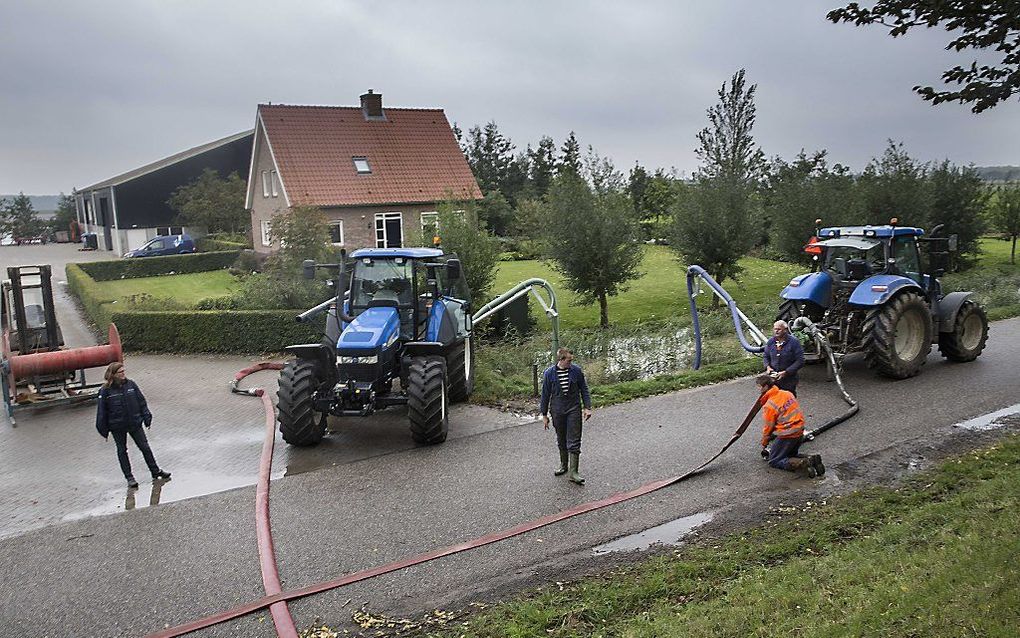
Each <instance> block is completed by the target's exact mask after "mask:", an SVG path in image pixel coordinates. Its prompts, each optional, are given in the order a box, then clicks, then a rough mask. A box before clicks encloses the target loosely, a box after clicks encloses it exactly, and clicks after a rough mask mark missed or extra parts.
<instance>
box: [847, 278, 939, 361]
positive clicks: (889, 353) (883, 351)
mask: <svg viewBox="0 0 1020 638" xmlns="http://www.w3.org/2000/svg"><path fill="white" fill-rule="evenodd" d="M931 331H932V325H931V312H930V311H929V309H928V304H926V303H925V302H924V299H922V298H921V296H920V295H918V294H917V293H915V292H905V293H902V294H900V295H896V296H895V297H893V298H892V299H891V300H889V301H887V302H886V303H885V304H884V305H882V306H880V307H878V308H875V309H874V310H872V311H871V312H869V313H868V316H867V318H865V320H864V326H863V329H862V333H863V334H862V344H863V350H864V359H865V361H867V363H868V367H869V368H875V369H876V370H877V371H878V373H879V374H881V375H882V376H886V377H891V378H893V379H906V378H908V377H912V376H914V375H916V374H917V373H918V372H920V371H921V366H922V365H924V362H925V360H926V359H927V358H928V353H929V352H931Z"/></svg>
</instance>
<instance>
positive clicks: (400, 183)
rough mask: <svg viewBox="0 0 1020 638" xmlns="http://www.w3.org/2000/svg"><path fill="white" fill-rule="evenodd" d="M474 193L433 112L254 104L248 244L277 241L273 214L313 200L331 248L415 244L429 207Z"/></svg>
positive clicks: (375, 102) (439, 114)
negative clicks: (272, 229) (272, 236)
mask: <svg viewBox="0 0 1020 638" xmlns="http://www.w3.org/2000/svg"><path fill="white" fill-rule="evenodd" d="M451 195H452V197H453V198H454V199H480V198H481V191H480V190H479V188H478V184H477V182H475V178H474V175H472V173H471V168H470V167H469V166H468V163H467V160H466V159H465V158H464V154H463V153H462V152H461V149H460V147H459V146H458V144H457V140H456V138H455V137H454V135H453V131H452V130H451V128H450V124H449V122H448V121H447V120H446V114H445V113H443V110H442V109H415V108H386V109H384V108H383V106H382V95H381V94H379V93H373V92H372V90H371V89H369V91H368V93H365V94H364V95H362V96H361V106H360V107H357V106H351V107H348V106H292V105H282V104H280V105H278V104H260V105H259V106H258V112H257V115H256V122H255V142H254V144H253V145H252V154H251V168H250V170H249V173H248V195H247V201H246V204H245V206H246V208H248V209H249V210H251V220H252V235H253V239H254V246H255V250H257V251H260V252H270V251H272V250H275V249H276V248H278V245H277V244H276V242H273V241H271V239H270V237H269V229H270V222H271V220H272V218H273V216H274V215H278V214H280V213H284V212H286V211H287V209H288V208H290V207H295V206H317V207H319V208H321V209H322V211H323V212H324V213H325V214H326V216H327V217H328V219H329V223H330V235H331V238H332V241H333V243H334V244H335V245H337V246H344V247H346V248H348V249H355V248H364V247H400V246H404V245H416V244H418V243H419V240H420V238H421V234H422V229H423V228H424V226H425V225H427V224H429V223H430V222H433V221H434V220H435V217H436V208H437V204H439V203H441V202H443V201H446V200H447V199H448V198H449V197H450V196H451Z"/></svg>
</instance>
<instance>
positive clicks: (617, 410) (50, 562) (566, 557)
mask: <svg viewBox="0 0 1020 638" xmlns="http://www.w3.org/2000/svg"><path fill="white" fill-rule="evenodd" d="M6 250H7V248H6V247H5V248H3V249H0V262H3V261H6V260H7V259H8V257H7V255H8V254H10V253H6V252H5V251H6ZM36 263H38V262H36ZM62 307H64V310H63V311H61V312H70V311H68V310H67V308H66V306H62ZM68 317H69V320H70V319H71V316H70V315H68ZM61 320H62V322H63V321H64V319H63V317H62V319H61ZM65 333H66V328H65ZM71 343H75V342H71ZM75 345H78V344H75ZM1017 360H1020V320H1010V321H1006V322H999V323H997V324H995V325H994V326H993V330H992V337H991V340H990V342H989V347H988V350H987V351H986V352H985V354H984V355H983V356H982V357H981V359H979V360H978V361H977V362H975V363H973V364H966V365H950V364H946V363H944V362H943V361H942V360H941V359H940V358H939V357H938V356H937V355H933V356H932V357H931V358H930V360H929V362H928V365H927V366H926V369H925V371H924V373H923V374H922V375H921V376H920V377H918V378H915V379H911V380H907V381H902V382H895V383H894V382H888V381H884V380H879V379H876V378H875V377H874V376H872V375H871V374H870V373H869V372H868V371H866V370H864V369H863V365H862V363H861V362H860V361H851V362H850V363H849V365H848V370H847V384H848V386H849V388H850V390H851V392H852V393H853V394H854V395H855V397H857V398H858V399H859V400H860V402H861V405H862V410H861V413H860V415H859V416H858V417H856V418H855V419H854V420H852V421H850V422H848V423H847V424H845V425H843V426H840V427H839V428H836V429H835V430H833V431H831V432H829V433H827V434H826V435H825V437H824V439H821V440H820V441H818V442H817V443H816V444H815V445H816V446H817V449H819V450H821V451H822V452H824V454H825V455H826V458H827V465H829V467H830V468H833V470H832V471H830V473H829V474H828V475H827V477H826V479H825V480H824V481H821V482H810V481H806V480H800V479H794V478H792V477H790V476H789V475H786V474H783V473H779V472H774V471H769V470H768V469H767V468H765V467H763V466H762V464H761V462H760V460H759V459H758V458H757V449H756V444H755V442H754V437H750V440H745V441H742V442H741V443H739V444H738V445H737V446H735V447H734V449H732V450H731V451H730V452H729V453H727V455H726V456H724V457H723V458H722V459H720V461H719V462H718V463H717V464H716V465H714V466H713V467H712V468H711V469H710V470H709V471H707V472H705V473H703V474H702V475H700V476H698V477H695V478H694V479H692V480H691V481H689V482H686V483H684V484H682V485H680V486H677V487H675V488H671V489H668V490H665V491H663V492H659V493H656V494H654V495H651V496H649V497H646V498H643V499H640V500H638V501H634V502H629V503H625V504H622V505H619V506H616V507H613V508H610V509H607V510H603V511H600V512H598V513H594V514H590V515H586V516H583V517H579V518H576V519H572V520H570V521H566V522H563V523H560V524H557V525H555V526H553V527H549V528H546V529H543V530H541V531H539V532H536V533H533V534H528V535H525V536H521V537H517V538H515V539H511V540H509V541H506V542H504V543H500V544H497V545H494V546H489V547H486V548H483V549H480V550H477V551H475V552H472V553H469V554H463V555H459V556H456V557H451V558H447V559H442V560H440V561H436V562H434V563H430V564H427V565H423V566H419V567H416V568H412V569H409V570H406V571H405V572H402V573H397V574H392V575H388V576H384V577H380V578H377V579H374V580H372V581H368V582H366V583H362V584H359V585H356V586H352V587H350V588H347V589H344V590H340V591H335V592H330V593H326V594H321V595H318V596H315V597H313V598H310V599H308V600H303V601H298V602H296V603H294V604H292V609H293V610H294V613H295V617H296V618H297V620H298V623H299V625H301V626H307V625H309V624H310V623H312V622H313V621H314V620H315V619H316V618H323V619H325V620H326V621H327V622H330V623H341V622H343V621H345V620H346V619H348V618H349V615H350V610H351V609H352V608H356V607H358V606H360V605H361V604H362V603H368V604H369V606H370V607H371V608H373V609H377V610H383V611H387V612H390V613H393V614H396V615H407V614H411V613H414V612H419V611H423V610H427V609H433V608H436V607H443V606H447V605H455V604H463V603H464V602H465V601H468V600H471V599H473V598H475V597H488V596H492V595H494V594H498V593H500V592H502V591H505V590H512V589H513V588H515V587H516V586H518V585H519V584H520V583H530V582H534V580H535V579H536V578H537V579H547V580H563V579H569V578H570V577H572V576H573V575H575V574H576V573H577V570H578V569H581V568H584V567H585V566H587V565H589V564H590V562H591V551H590V548H591V547H593V546H595V545H598V544H601V543H604V542H606V541H608V540H611V539H614V538H618V537H620V536H624V535H626V534H630V533H634V532H637V531H640V530H643V529H646V528H648V527H652V526H654V525H658V524H660V523H662V522H664V521H669V520H672V519H674V518H678V517H681V516H686V515H689V514H692V513H696V512H704V511H711V512H717V513H719V512H722V513H725V512H728V511H733V509H734V507H736V506H735V505H734V504H748V503H750V504H755V503H759V502H760V503H767V502H770V499H772V500H774V499H776V498H791V499H792V498H797V497H798V496H800V497H804V496H805V495H811V494H815V493H817V492H821V493H824V492H826V491H829V490H832V489H836V488H838V487H839V485H840V484H841V483H852V482H853V481H855V480H857V479H859V478H860V475H861V473H862V472H866V471H867V470H866V469H862V468H868V467H870V466H869V465H868V459H870V458H873V457H875V455H876V454H881V453H882V451H883V450H888V449H889V448H890V447H891V446H894V445H896V444H898V443H900V442H902V441H906V440H918V441H920V442H925V441H931V440H944V439H948V440H955V439H954V438H953V437H956V436H958V434H957V433H956V432H954V430H953V429H952V428H951V427H950V426H951V424H953V423H955V422H959V421H962V420H964V419H967V418H970V417H974V416H977V415H980V414H984V413H988V412H992V411H994V410H997V409H1000V408H1003V407H1006V406H1010V405H1013V404H1015V403H1016V402H1017V401H1018V400H1020V399H1018V397H1020V379H1018V376H1017V375H1016V373H1015V362H1016V361H1017ZM249 361H250V360H249V359H245V358H239V357H223V358H215V357H177V358H168V357H162V356H160V357H150V356H130V357H129V358H128V365H129V366H130V370H131V376H132V377H134V378H136V379H137V380H138V381H139V383H140V385H141V387H142V388H143V390H145V391H146V393H147V394H148V396H149V399H150V402H151V404H152V407H153V412H154V413H155V415H156V422H155V423H154V426H153V428H154V429H153V431H152V438H153V445H154V448H155V450H156V453H157V455H158V458H160V461H161V463H162V464H164V465H165V466H167V467H168V468H169V469H171V470H172V471H173V472H174V479H173V481H171V482H169V483H168V484H166V485H165V486H163V487H162V489H161V490H159V491H158V493H155V494H154V493H153V491H152V490H151V486H150V485H149V484H148V483H144V484H143V486H142V489H141V490H139V491H138V492H137V493H135V494H134V497H133V503H132V502H130V501H128V499H127V492H126V491H125V490H123V488H122V487H121V486H120V485H119V481H120V479H119V477H118V476H117V475H116V474H117V473H116V465H115V459H114V454H113V449H112V445H111V444H108V443H104V442H103V441H102V440H101V439H99V438H98V437H97V436H95V435H94V431H93V429H92V423H91V420H92V412H91V409H89V408H79V409H72V410H66V411H59V412H58V411H55V410H54V411H51V412H49V413H45V412H43V413H38V414H35V415H32V416H31V417H25V418H23V420H22V421H21V423H20V424H19V427H18V428H16V429H10V428H9V427H8V426H7V425H6V424H3V425H2V426H0V536H3V535H5V534H6V535H7V537H6V538H2V539H0V573H3V574H4V578H3V579H2V581H0V600H2V601H3V604H2V605H0V635H42V636H46V635H54V636H56V635H66V634H68V633H70V632H72V631H73V633H74V634H75V635H80V636H136V635H140V634H144V633H146V632H150V631H153V630H156V629H159V628H162V627H164V626H165V625H167V624H178V623H181V622H185V621H188V620H191V619H193V618H195V617H197V616H201V615H205V614H209V613H213V612H216V611H219V610H221V609H224V608H226V607H230V606H232V605H236V604H239V603H243V602H247V601H249V600H251V599H254V598H257V597H259V596H260V595H261V594H262V589H261V579H260V577H259V574H258V570H257V562H256V551H255V538H254V525H253V509H254V490H253V489H252V488H251V487H250V485H251V484H252V483H253V481H254V475H255V472H256V467H257V457H258V447H259V440H260V436H261V428H262V416H261V413H260V408H259V402H257V401H255V400H253V399H249V398H244V397H236V396H231V395H229V394H228V393H227V391H226V381H227V380H229V378H230V377H231V375H232V373H233V372H234V371H235V370H236V369H238V368H240V367H243V366H244V365H246V364H247V363H248V362H249ZM821 372H822V371H821V370H819V369H811V370H809V372H808V373H807V375H806V376H807V379H806V380H805V382H804V384H803V386H802V388H803V392H802V395H803V397H804V403H805V407H806V410H807V412H808V413H809V418H811V419H817V420H821V419H824V418H826V417H828V416H832V415H834V414H836V413H838V412H840V411H841V410H842V407H843V404H842V403H841V402H840V401H839V399H838V397H837V393H836V390H835V388H834V387H833V386H832V385H831V384H827V383H825V382H824V381H822V380H821V378H820V375H821ZM254 383H259V384H264V385H268V386H270V387H271V384H272V376H271V375H270V374H269V373H262V374H261V375H260V377H259V378H256V379H254ZM753 398H754V390H753V388H752V387H751V385H750V383H749V382H748V381H746V380H744V381H734V382H730V383H725V384H720V385H717V386H712V387H707V388H700V389H695V390H690V391H684V392H679V393H674V394H669V395H664V396H660V397H654V398H649V399H643V400H639V401H634V402H631V403H629V404H626V405H621V406H615V407H611V408H606V409H604V410H599V411H598V412H597V414H596V417H595V418H594V419H593V420H592V421H591V422H590V423H589V425H588V426H587V427H586V434H585V450H584V454H583V455H582V469H583V471H584V473H585V474H586V476H587V477H588V484H587V485H586V486H585V487H584V488H577V487H575V486H573V485H571V484H569V483H568V482H566V481H564V480H562V479H555V478H553V477H552V476H551V472H550V470H551V468H552V465H553V464H554V462H555V458H554V457H555V452H554V444H553V439H552V436H551V433H549V432H544V431H542V429H541V426H540V425H538V424H536V423H534V422H531V421H530V420H529V421H524V420H522V419H520V418H517V417H514V416H512V415H503V414H498V413H493V412H492V411H489V410H484V409H480V408H463V409H461V410H459V411H458V413H457V414H455V415H454V416H455V422H454V424H453V425H452V431H453V435H452V436H451V438H450V440H449V441H447V443H445V444H444V445H442V446H439V447H430V448H420V447H415V446H412V445H410V444H409V443H408V441H407V436H406V430H405V425H404V420H403V418H402V417H401V416H400V415H399V414H392V415H389V416H386V417H385V418H383V419H375V420H373V421H372V422H371V423H370V422H368V421H356V422H354V423H348V424H338V426H339V427H340V431H339V432H338V433H337V434H335V435H333V436H331V437H330V439H329V442H328V443H327V444H325V445H323V446H321V447H319V448H316V449H314V450H312V451H303V450H290V449H288V448H287V447H286V446H284V445H282V444H280V446H279V448H278V451H277V454H276V458H275V463H276V471H275V476H276V477H277V479H278V480H275V481H274V482H273V487H272V490H273V491H272V499H273V500H272V518H273V526H274V530H275V535H276V549H277V553H278V556H279V559H280V564H281V571H282V576H283V580H284V586H285V587H286V588H294V587H300V586H302V585H306V584H310V583H313V582H316V581H319V580H325V579H331V578H335V577H337V576H339V575H342V574H345V573H348V572H351V571H354V570H358V569H362V568H365V567H371V566H374V565H378V564H381V563H385V562H389V561H391V560H395V559H398V558H402V557H405V556H408V555H411V554H416V553H419V552H422V551H426V550H430V549H434V548H436V547H439V546H445V545H448V544H451V543H454V542H457V541H462V540H465V539H469V538H473V537H475V536H478V535H481V534H484V533H486V532H489V531H493V530H497V529H503V528H506V527H509V526H513V525H516V524H518V523H520V522H522V521H526V520H530V519H533V518H536V517H538V516H542V515H545V514H549V513H552V512H556V511H559V510H561V509H563V508H566V507H569V506H571V505H574V504H576V503H579V502H583V501H588V500H592V499H595V498H599V497H603V496H606V495H609V494H612V493H615V492H617V491H620V490H624V489H629V488H632V487H635V486H638V485H641V484H644V483H646V482H648V481H651V480H654V479H658V478H662V477H664V476H671V475H674V474H677V473H679V472H681V471H683V470H686V469H688V468H689V467H692V466H695V465H697V464H698V463H699V462H700V461H701V460H703V459H705V458H707V457H709V456H711V455H712V454H713V453H714V452H715V450H716V449H718V447H719V446H720V445H721V444H722V442H724V441H725V440H726V439H727V438H728V437H729V434H730V432H731V431H732V429H733V427H734V426H735V424H736V423H737V422H739V421H740V419H741V418H742V417H743V415H744V413H745V412H746V410H747V407H748V405H749V404H750V402H751V401H752V400H753ZM918 445H921V443H918ZM905 453H908V454H909V452H905ZM311 470H315V471H311ZM237 486H244V487H237ZM227 488H233V489H227ZM223 490H225V491H223ZM210 492H215V493H210ZM199 494H205V495H204V496H197V497H194V498H188V497H192V496H196V495H199ZM176 499H180V500H176ZM152 500H160V501H162V504H160V506H159V507H146V506H147V505H148V504H149V503H150V501H152ZM170 500H173V501H174V502H168V501H170ZM129 506H133V507H134V508H135V509H134V510H133V511H128V512H123V511H121V512H120V513H117V514H113V515H102V516H98V515H97V516H92V517H89V518H81V516H82V515H84V514H89V513H92V514H101V513H104V512H110V511H114V510H123V509H127V508H128V507H129ZM65 517H70V518H75V519H76V520H70V521H67V522H63V523H60V520H61V519H62V518H65ZM33 527H35V529H33ZM348 600H350V601H351V602H350V603H349V604H347V605H346V606H345V603H346V602H347V601H348ZM201 635H205V636H236V635H246V636H271V635H273V632H272V629H271V623H270V622H269V620H268V617H267V616H265V615H254V616H251V617H248V618H245V619H242V620H239V621H236V622H232V623H227V624H224V625H222V626H219V627H215V628H213V629H210V630H208V631H205V632H202V634H201Z"/></svg>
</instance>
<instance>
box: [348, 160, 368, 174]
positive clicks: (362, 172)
mask: <svg viewBox="0 0 1020 638" xmlns="http://www.w3.org/2000/svg"><path fill="white" fill-rule="evenodd" d="M351 161H352V162H354V172H355V173H357V174H358V175H371V174H372V165H371V164H370V163H369V162H368V158H367V157H365V156H364V155H355V156H354V157H352V158H351ZM358 162H364V163H365V170H361V167H360V166H358Z"/></svg>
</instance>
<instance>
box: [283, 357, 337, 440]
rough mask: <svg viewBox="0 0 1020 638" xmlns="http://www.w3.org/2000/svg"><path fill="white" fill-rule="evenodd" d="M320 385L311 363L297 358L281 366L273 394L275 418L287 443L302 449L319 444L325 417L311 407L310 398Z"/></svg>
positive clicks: (324, 426) (323, 433) (324, 428)
mask: <svg viewBox="0 0 1020 638" xmlns="http://www.w3.org/2000/svg"><path fill="white" fill-rule="evenodd" d="M319 384H320V380H319V376H318V374H317V369H316V366H315V364H314V363H312V362H310V361H303V360H301V359H298V360H297V361H289V362H287V364H286V365H285V366H283V370H282V371H281V372H280V389H279V391H277V393H276V398H277V406H276V408H277V417H276V418H277V420H278V421H279V422H280V433H281V434H282V435H283V440H284V441H286V442H287V443H289V444H291V445H297V446H302V447H305V446H310V445H318V444H319V441H321V440H322V437H323V436H325V434H326V415H325V414H322V413H319V412H316V411H315V410H314V409H313V408H312V395H313V394H314V393H315V391H316V390H318V389H319Z"/></svg>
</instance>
